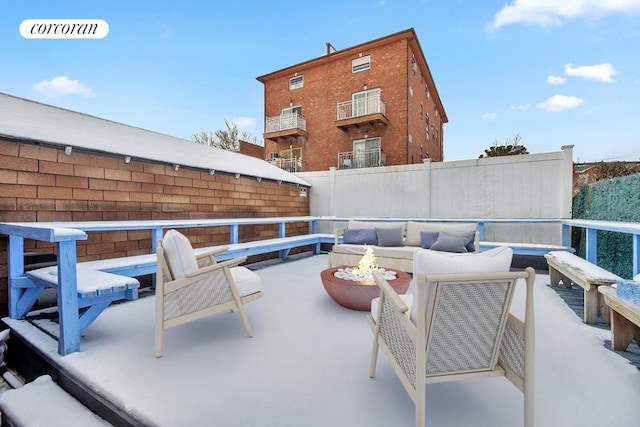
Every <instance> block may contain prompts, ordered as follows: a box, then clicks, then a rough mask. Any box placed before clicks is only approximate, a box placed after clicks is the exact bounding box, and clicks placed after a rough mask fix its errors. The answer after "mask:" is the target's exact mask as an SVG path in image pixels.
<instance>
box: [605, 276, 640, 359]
mask: <svg viewBox="0 0 640 427" xmlns="http://www.w3.org/2000/svg"><path fill="white" fill-rule="evenodd" d="M598 292H599V293H600V294H602V295H603V296H604V303H605V304H606V305H607V306H608V307H609V311H610V313H611V315H610V321H611V348H612V349H613V350H618V351H625V350H626V349H627V347H628V346H629V344H630V343H631V341H632V340H633V339H635V340H636V343H638V344H639V345H640V305H638V304H634V303H633V302H631V301H629V300H626V299H623V298H620V297H619V296H618V295H617V294H616V289H615V288H612V287H609V286H600V287H599V288H598Z"/></svg>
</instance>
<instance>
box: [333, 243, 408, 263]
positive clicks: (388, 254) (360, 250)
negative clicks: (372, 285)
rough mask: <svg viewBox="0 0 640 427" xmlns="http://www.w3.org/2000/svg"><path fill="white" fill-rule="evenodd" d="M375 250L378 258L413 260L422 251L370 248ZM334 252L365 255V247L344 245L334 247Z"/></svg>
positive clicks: (395, 247)
mask: <svg viewBox="0 0 640 427" xmlns="http://www.w3.org/2000/svg"><path fill="white" fill-rule="evenodd" d="M369 247H370V248H371V249H373V254H374V255H375V256H376V257H378V258H399V259H410V260H412V259H413V254H414V253H415V252H416V251H417V250H418V249H420V246H388V247H385V246H369ZM333 252H335V253H338V254H349V255H360V256H362V255H364V246H362V245H349V244H346V243H342V244H340V245H333Z"/></svg>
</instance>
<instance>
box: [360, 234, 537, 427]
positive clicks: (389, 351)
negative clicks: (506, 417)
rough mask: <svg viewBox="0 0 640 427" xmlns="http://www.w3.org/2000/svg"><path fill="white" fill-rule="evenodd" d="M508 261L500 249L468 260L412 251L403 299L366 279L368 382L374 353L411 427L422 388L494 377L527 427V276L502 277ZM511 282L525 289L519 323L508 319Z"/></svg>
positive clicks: (420, 415)
mask: <svg viewBox="0 0 640 427" xmlns="http://www.w3.org/2000/svg"><path fill="white" fill-rule="evenodd" d="M511 259H512V251H511V249H510V248H507V247H501V248H495V249H492V250H490V251H486V252H482V253H473V254H472V253H468V254H450V253H443V252H436V251H430V250H420V251H418V252H417V253H416V256H415V261H414V274H415V277H414V279H415V283H414V288H413V291H414V292H413V294H408V295H398V294H396V293H395V291H394V290H393V288H392V287H391V286H390V285H389V284H388V283H387V282H386V281H385V280H384V279H383V278H382V276H380V275H379V274H377V273H375V274H374V277H375V279H376V282H377V283H378V285H379V286H380V290H381V292H380V298H379V299H378V300H377V301H376V300H374V303H372V314H371V315H369V316H368V320H369V325H370V327H371V329H372V331H373V335H374V339H373V349H372V354H371V365H370V369H369V375H370V376H371V377H372V378H373V376H374V374H375V369H376V362H377V355H378V348H381V349H382V351H383V353H384V355H385V356H386V357H387V359H389V361H390V363H391V365H392V367H393V369H394V371H395V373H396V374H397V375H398V377H399V379H400V381H401V382H402V384H403V386H404V388H405V390H406V391H407V393H408V394H409V396H410V397H411V399H412V400H413V402H414V404H415V406H416V426H420V427H422V426H424V422H425V397H426V396H425V387H426V384H427V383H431V382H443V381H453V380H461V379H473V378H482V377H487V376H500V375H504V376H506V378H507V379H508V380H509V381H511V382H512V383H513V384H514V385H515V386H516V387H517V388H518V389H519V390H520V391H521V392H523V394H524V425H525V426H526V427H531V426H533V413H534V409H533V407H534V323H533V322H534V319H533V283H534V278H535V272H534V270H533V269H532V268H527V269H526V270H525V271H522V272H509V268H510V265H511ZM519 279H525V281H526V287H527V295H526V314H525V320H524V321H522V320H520V319H518V318H516V317H515V316H513V315H512V314H510V313H509V308H510V305H511V300H512V297H513V292H514V289H515V286H516V283H517V282H518V281H519Z"/></svg>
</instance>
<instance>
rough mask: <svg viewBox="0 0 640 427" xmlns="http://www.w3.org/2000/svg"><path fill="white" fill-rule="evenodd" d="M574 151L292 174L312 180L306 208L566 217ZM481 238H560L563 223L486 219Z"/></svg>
mask: <svg viewBox="0 0 640 427" xmlns="http://www.w3.org/2000/svg"><path fill="white" fill-rule="evenodd" d="M572 153H573V150H572V146H565V147H562V151H560V152H555V153H543V154H528V155H523V156H507V157H494V158H484V159H475V160H463V161H455V162H437V163H432V162H430V161H426V162H425V163H424V164H422V165H404V166H388V167H381V168H363V169H351V170H336V169H334V168H332V169H331V170H329V171H326V172H303V173H299V174H297V175H299V176H300V177H301V178H303V179H305V180H306V181H308V182H309V183H310V184H311V185H312V188H311V190H310V214H311V215H318V216H338V217H383V218H384V217H398V218H425V219H438V218H441V219H446V218H448V219H464V218H470V219H473V218H477V219H498V218H509V219H512V218H524V219H533V218H571V187H572V173H573V166H572V165H573V160H572ZM322 231H324V232H327V231H331V230H322ZM485 240H488V241H504V242H527V243H549V244H559V243H560V242H561V227H560V226H559V225H556V224H487V226H486V228H485Z"/></svg>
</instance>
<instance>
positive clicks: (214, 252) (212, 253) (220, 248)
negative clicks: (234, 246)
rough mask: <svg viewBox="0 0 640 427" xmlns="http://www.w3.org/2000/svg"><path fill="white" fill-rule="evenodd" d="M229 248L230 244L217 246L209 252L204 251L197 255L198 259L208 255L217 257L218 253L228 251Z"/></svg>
mask: <svg viewBox="0 0 640 427" xmlns="http://www.w3.org/2000/svg"><path fill="white" fill-rule="evenodd" d="M228 250H229V246H226V245H225V246H218V247H217V248H213V249H211V250H210V251H207V252H203V253H201V254H199V255H196V259H201V258H206V257H211V256H213V257H215V256H216V255H219V254H221V253H223V252H226V251H228Z"/></svg>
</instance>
